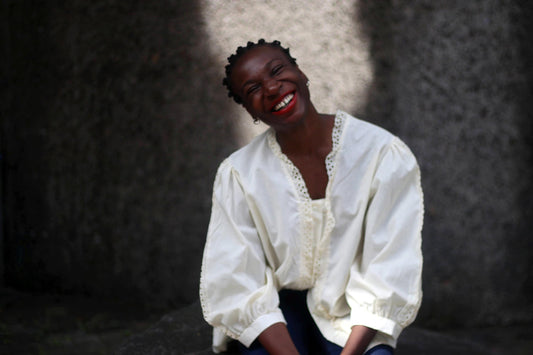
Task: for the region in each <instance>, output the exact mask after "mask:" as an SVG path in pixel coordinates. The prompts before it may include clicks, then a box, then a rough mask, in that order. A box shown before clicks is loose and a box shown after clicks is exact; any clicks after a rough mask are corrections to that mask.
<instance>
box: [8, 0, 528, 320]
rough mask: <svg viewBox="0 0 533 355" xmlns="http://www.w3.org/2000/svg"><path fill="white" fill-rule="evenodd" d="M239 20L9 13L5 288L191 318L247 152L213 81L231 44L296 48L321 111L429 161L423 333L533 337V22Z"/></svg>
mask: <svg viewBox="0 0 533 355" xmlns="http://www.w3.org/2000/svg"><path fill="white" fill-rule="evenodd" d="M242 3H244V2H233V1H232V2H227V5H224V6H222V5H220V4H221V2H216V1H199V2H195V1H128V2H126V1H123V2H117V1H110V0H99V1H91V2H83V1H73V2H67V3H63V4H61V5H58V4H53V5H52V4H50V3H46V2H37V1H14V0H13V1H4V3H3V7H4V9H5V10H6V11H4V14H3V15H2V16H3V17H4V18H5V19H6V21H5V25H4V27H3V38H4V40H5V41H4V42H5V43H6V44H5V46H3V47H5V48H6V53H7V55H6V56H5V57H4V58H3V59H2V60H3V62H2V73H3V76H4V78H3V79H2V83H5V84H6V85H3V88H2V137H1V138H2V156H3V161H2V163H3V165H2V170H3V175H2V176H3V184H4V186H3V195H2V196H3V199H2V200H3V203H2V205H3V207H4V211H3V217H4V218H3V222H4V226H3V229H4V231H5V236H4V248H5V250H4V251H5V253H4V254H5V259H4V262H5V283H6V284H7V285H9V286H11V287H17V288H20V289H25V290H37V291H47V292H55V291H64V292H76V293H86V294H90V295H94V296H98V297H129V298H137V299H139V300H142V301H144V302H152V303H154V302H157V303H163V304H173V305H179V304H182V303H186V302H191V301H193V300H194V299H195V298H196V297H197V283H198V277H199V267H200V257H201V250H202V247H203V243H204V238H205V231H206V229H207V221H208V217H209V209H210V193H211V186H212V180H213V177H214V172H215V169H216V166H217V164H218V163H219V162H220V161H221V159H222V158H223V157H224V156H226V155H228V154H229V152H231V151H232V150H233V149H235V148H236V147H237V145H238V144H241V143H242V141H245V140H246V139H248V138H246V137H247V136H246V134H244V136H245V137H244V138H243V133H242V119H241V120H236V119H235V117H244V116H245V115H243V112H242V110H240V109H239V108H238V107H236V106H235V105H233V103H232V102H230V101H229V100H227V99H226V97H225V93H224V91H223V90H222V89H221V86H220V84H219V83H220V79H221V75H222V71H223V68H222V66H223V63H224V60H225V56H226V55H228V54H229V52H230V51H232V50H233V47H234V45H233V44H231V48H227V46H229V44H228V41H229V40H228V38H232V36H233V34H232V33H233V32H231V31H236V32H238V33H239V36H240V37H242V36H245V35H246V36H248V35H250V36H252V37H251V38H249V39H252V40H256V39H257V38H258V37H259V35H258V34H261V33H265V35H264V37H265V38H267V39H272V38H280V39H281V40H283V41H284V42H287V41H288V42H289V43H288V44H289V45H290V46H291V47H293V50H294V51H295V53H296V57H297V58H299V62H300V63H301V66H302V67H303V68H304V70H305V71H306V72H308V75H310V77H311V82H312V85H313V86H312V87H313V89H314V91H313V95H314V97H317V101H318V102H319V103H320V104H319V107H325V109H326V110H328V111H331V107H330V106H329V105H335V106H333V107H337V106H339V107H340V108H344V109H346V110H348V111H351V112H352V113H354V114H357V115H358V116H360V117H362V118H365V119H367V120H369V121H372V122H375V123H378V124H380V125H382V126H384V127H386V128H388V129H390V130H391V131H393V132H394V133H396V134H397V135H399V136H400V137H401V138H402V139H404V140H405V141H406V142H407V143H408V144H409V145H410V146H411V148H412V150H413V151H414V153H415V154H416V155H417V156H418V158H419V162H420V165H421V168H422V172H423V184H424V189H425V194H426V222H425V229H424V246H423V247H424V254H425V260H426V264H425V270H424V291H425V299H424V303H423V307H422V311H421V314H420V317H419V320H418V322H420V323H421V324H425V325H431V326H450V325H457V324H461V325H475V324H492V323H506V322H516V321H531V320H533V301H532V299H531V295H532V294H533V292H532V291H533V287H532V281H531V277H530V275H531V274H532V271H533V270H532V262H531V260H530V259H531V257H530V256H531V255H530V250H531V248H532V242H531V234H532V233H531V230H532V228H533V222H532V221H533V218H532V217H533V205H532V202H531V201H532V199H531V197H533V191H532V181H533V164H532V163H533V162H532V153H533V148H532V147H533V142H532V139H531V137H532V134H533V128H532V121H531V102H532V99H533V93H532V87H531V83H532V69H531V68H532V67H531V65H529V63H528V60H530V59H531V58H532V57H533V56H532V53H531V49H530V48H529V47H528V44H529V42H528V36H529V34H530V33H531V22H529V21H530V19H531V18H533V17H532V16H533V14H532V12H531V6H530V5H528V4H527V2H525V1H522V2H520V1H511V0H506V1H496V0H479V1H477V0H476V1H469V2H462V1H448V2H435V1H371V0H361V1H339V2H335V1H332V0H331V1H315V2H314V4H315V3H316V4H315V5H316V6H301V5H302V4H308V2H305V1H304V2H299V1H289V2H288V3H289V5H287V6H290V8H291V11H292V12H290V13H288V14H286V15H280V14H277V13H276V11H277V10H276V9H278V7H276V6H274V5H275V3H276V2H272V1H266V2H265V1H248V2H246V4H247V7H246V9H244V8H242V9H241V10H239V7H242ZM265 4H266V5H265ZM269 8H271V9H272V10H268V9H269ZM335 9H337V11H335ZM265 11H273V12H272V13H266V12H265ZM232 16H235V17H232ZM247 16H249V18H250V19H254V20H253V21H244V19H245V18H246V17H247ZM280 16H285V17H282V18H281V20H280ZM346 16H349V17H348V18H347V17H346ZM273 19H277V20H276V21H278V22H276V24H275V26H270V25H271V21H274V20H273ZM291 19H299V20H298V21H294V22H291V21H292V20H291ZM300 19H303V20H300ZM306 19H308V20H309V23H310V24H311V26H312V28H311V29H309V28H308V27H306V26H305V25H303V23H305V20H306ZM217 21H218V22H217ZM351 26H353V27H351ZM346 33H349V34H350V35H349V36H347V35H346ZM336 34H338V35H336ZM352 34H353V35H352ZM355 36H357V39H353V38H354V37H355ZM240 37H239V41H238V43H237V44H241V43H242V41H241V40H240ZM247 39H248V38H247ZM285 39H287V41H285ZM291 39H292V40H291ZM355 51H357V53H354V52H355ZM359 51H361V52H359ZM350 53H353V55H350ZM328 57H333V58H328ZM326 58H327V59H326ZM335 58H336V59H335ZM348 58H351V60H350V59H348ZM353 58H356V60H354V59H353ZM330 60H331V62H330ZM335 60H337V61H335ZM343 63H344V64H345V66H343V67H342V69H341V64H343ZM366 64H368V65H369V66H370V68H369V69H365V68H367V67H366V66H365V65H366ZM321 66H323V67H326V68H329V67H334V68H335V70H337V71H339V73H341V77H349V78H351V79H350V82H352V81H353V82H358V80H360V82H361V85H359V86H357V85H356V86H357V88H354V87H353V86H350V85H344V84H342V85H338V84H337V79H334V80H335V82H333V83H332V82H331V81H332V79H331V78H335V77H334V76H332V75H329V74H325V75H322V76H321V75H320V73H321V70H320V68H321ZM6 68H7V70H6ZM343 70H345V71H346V74H343V73H344V72H343ZM365 70H369V72H366V71H365ZM354 72H362V73H364V75H363V76H362V78H359V77H358V76H357V75H356V76H354V77H350V76H349V75H350V73H352V74H353V73H354ZM339 73H336V75H339ZM368 73H372V75H369V74H368ZM358 78H359V79H358ZM361 88H364V90H363V91H362V90H361ZM343 91H344V93H343ZM346 92H348V93H352V94H351V95H353V94H354V93H355V95H357V97H355V98H354V99H353V101H350V100H348V99H347V98H346ZM330 95H331V96H330ZM330 97H331V100H330V99H329V98H330ZM244 119H245V120H249V119H248V118H244ZM248 123H249V122H248Z"/></svg>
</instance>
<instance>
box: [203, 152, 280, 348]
mask: <svg viewBox="0 0 533 355" xmlns="http://www.w3.org/2000/svg"><path fill="white" fill-rule="evenodd" d="M250 212H251V211H250V207H249V205H248V204H247V201H246V195H245V193H244V191H243V186H242V184H241V181H240V177H239V174H238V172H236V171H235V170H234V169H233V168H232V167H231V164H230V163H229V162H228V160H226V161H224V162H223V163H222V164H221V165H220V167H219V169H218V172H217V176H216V178H215V183H214V187H213V205H212V211H211V219H210V222H209V228H208V232H207V240H206V245H205V248H204V255H203V261H202V271H201V277H200V301H201V304H202V310H203V314H204V318H205V320H206V321H207V322H208V323H209V324H211V325H212V326H213V327H214V328H215V330H214V340H215V341H214V350H216V351H217V350H218V351H220V350H223V347H222V348H218V349H217V344H216V343H217V342H218V341H217V338H218V339H219V340H220V336H221V334H220V333H221V332H223V333H224V334H226V335H227V336H230V337H231V338H234V339H237V340H239V341H240V342H241V343H243V344H244V345H246V346H249V345H250V344H251V343H252V342H253V341H254V340H255V338H257V336H258V335H259V334H260V333H261V332H262V331H263V330H264V329H266V328H268V327H269V326H270V325H272V324H274V323H277V322H284V323H285V319H284V317H283V314H282V313H281V310H280V309H279V308H278V305H279V298H278V293H277V288H276V286H275V282H274V277H273V275H274V273H273V271H272V269H271V268H270V267H269V266H268V265H267V263H266V260H265V256H264V252H263V248H262V245H261V241H260V240H259V236H258V233H257V231H256V228H255V226H254V223H253V221H252V218H251V213H250Z"/></svg>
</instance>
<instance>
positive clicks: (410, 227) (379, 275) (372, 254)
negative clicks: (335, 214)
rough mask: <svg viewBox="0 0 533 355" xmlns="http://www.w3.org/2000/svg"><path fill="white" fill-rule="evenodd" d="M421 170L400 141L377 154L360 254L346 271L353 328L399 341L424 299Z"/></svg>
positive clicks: (347, 297)
mask: <svg viewBox="0 0 533 355" xmlns="http://www.w3.org/2000/svg"><path fill="white" fill-rule="evenodd" d="M423 210H424V208H423V194H422V188H421V184H420V170H419V167H418V165H417V162H416V160H415V158H414V156H413V154H412V153H411V152H410V150H409V148H408V147H407V146H406V145H405V144H404V143H403V142H401V141H400V140H399V139H398V138H396V137H395V138H394V139H393V140H392V142H391V143H390V144H389V145H387V147H386V148H385V149H384V150H383V151H382V152H381V153H380V157H379V162H378V164H377V167H376V170H375V172H374V176H373V179H372V183H371V188H370V198H369V203H368V206H367V211H366V216H365V223H364V226H363V233H364V235H363V239H362V242H361V243H362V244H361V246H360V248H361V249H360V252H359V253H358V254H357V256H356V259H355V261H354V263H353V264H352V266H351V269H350V278H349V281H348V285H347V289H346V299H347V302H348V304H349V306H350V309H351V315H350V321H351V325H352V326H354V325H364V326H367V327H370V328H373V329H376V330H378V331H380V332H382V333H385V334H387V335H389V336H392V337H393V338H397V337H398V335H399V334H400V332H401V331H402V329H403V328H405V327H406V326H407V325H409V324H410V323H411V322H412V321H413V320H414V318H415V317H416V313H417V312H418V309H419V307H420V302H421V299H422V289H421V273H422V252H421V232H422V222H423V213H424V211H423Z"/></svg>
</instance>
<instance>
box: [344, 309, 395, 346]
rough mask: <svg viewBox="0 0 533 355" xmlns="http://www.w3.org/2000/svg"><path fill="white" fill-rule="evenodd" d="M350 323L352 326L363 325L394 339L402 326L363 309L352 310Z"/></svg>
mask: <svg viewBox="0 0 533 355" xmlns="http://www.w3.org/2000/svg"><path fill="white" fill-rule="evenodd" d="M350 324H351V325H352V326H355V325H364V326H365V327H368V328H372V329H375V330H378V331H380V332H382V333H385V334H387V335H390V336H392V337H393V338H395V339H396V338H398V336H399V335H400V333H401V332H402V330H403V328H402V327H401V326H400V325H398V323H396V322H395V321H393V320H391V319H388V318H384V317H381V316H378V315H376V314H373V313H370V312H368V311H364V310H357V311H356V312H353V311H352V313H351V316H350Z"/></svg>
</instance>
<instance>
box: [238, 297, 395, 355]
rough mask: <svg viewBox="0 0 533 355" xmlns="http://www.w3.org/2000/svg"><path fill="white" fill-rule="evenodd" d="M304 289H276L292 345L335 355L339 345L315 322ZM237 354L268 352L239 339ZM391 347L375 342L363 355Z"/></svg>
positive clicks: (308, 353)
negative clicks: (327, 337) (325, 334)
mask: <svg viewBox="0 0 533 355" xmlns="http://www.w3.org/2000/svg"><path fill="white" fill-rule="evenodd" d="M306 295H307V291H293V290H282V291H280V293H279V303H280V308H281V311H282V312H283V315H284V316H285V320H286V321H287V328H288V330H289V333H290V335H291V338H292V341H293V342H294V345H296V349H298V352H299V353H300V354H301V355H338V354H340V353H341V351H342V348H341V347H340V346H338V345H337V344H334V343H332V342H330V341H328V340H327V339H326V338H324V336H323V335H322V333H320V330H319V329H318V327H317V326H316V324H315V321H314V320H313V318H312V317H311V314H310V313H309V310H308V309H307V304H306V300H305V298H306ZM239 350H240V352H241V354H248V355H268V352H267V351H266V350H265V349H264V348H263V346H262V345H261V343H259V341H258V340H256V341H254V342H253V343H252V345H250V347H249V348H247V347H245V346H244V345H242V344H240V343H239ZM392 354H393V349H392V348H391V347H390V346H387V345H378V346H376V347H374V348H372V349H370V350H368V351H367V352H366V353H365V355H392Z"/></svg>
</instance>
